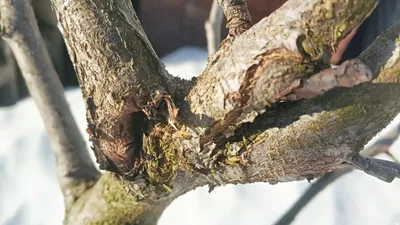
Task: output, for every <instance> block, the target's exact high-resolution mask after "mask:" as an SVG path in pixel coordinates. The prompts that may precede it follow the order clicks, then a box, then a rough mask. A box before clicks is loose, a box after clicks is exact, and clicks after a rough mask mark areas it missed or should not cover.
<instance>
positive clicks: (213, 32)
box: [204, 0, 224, 56]
mask: <svg viewBox="0 0 400 225" xmlns="http://www.w3.org/2000/svg"><path fill="white" fill-rule="evenodd" d="M223 17H224V13H223V12H222V8H221V7H220V6H219V5H218V2H217V0H214V1H213V3H212V6H211V10H210V17H209V18H208V20H206V22H205V23H204V28H205V30H206V38H207V50H208V55H209V56H211V55H212V54H214V53H215V52H216V51H217V50H218V47H219V44H220V43H221V26H222V19H223Z"/></svg>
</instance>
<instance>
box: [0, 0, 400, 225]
mask: <svg viewBox="0 0 400 225" xmlns="http://www.w3.org/2000/svg"><path fill="white" fill-rule="evenodd" d="M247 2H248V6H249V11H250V13H251V15H252V19H253V22H257V21H259V20H260V19H262V18H264V17H266V16H268V15H269V14H270V13H272V12H273V11H274V10H275V9H277V8H278V7H279V6H281V5H282V4H283V3H284V2H285V0H248V1H247ZM132 3H133V5H134V7H135V9H136V11H137V14H138V16H139V18H140V20H141V22H142V25H143V27H144V29H145V31H146V34H147V35H148V38H149V39H150V41H151V43H152V44H153V46H154V48H155V50H156V52H157V54H158V55H159V56H160V57H161V58H162V61H163V62H164V63H165V64H166V67H167V70H168V71H169V72H170V73H171V74H173V75H176V76H180V77H182V78H185V79H190V78H191V77H193V76H197V75H199V74H200V73H201V72H202V70H203V69H204V67H205V64H206V59H207V51H206V36H205V31H204V22H205V20H206V19H207V17H208V16H209V12H210V7H211V4H212V0H201V1H200V0H133V1H132ZM32 4H33V6H34V10H35V14H36V17H37V20H38V24H39V27H40V29H41V33H42V36H43V38H44V40H45V42H46V45H47V49H48V51H49V53H50V55H51V58H52V61H53V64H54V65H55V67H56V70H57V72H58V74H59V76H60V79H61V81H62V83H63V84H64V87H65V88H66V89H65V95H66V98H67V100H68V102H69V104H70V107H71V110H72V112H73V114H74V117H75V119H76V121H77V123H78V125H79V128H80V130H81V133H82V135H84V137H85V139H86V140H88V137H87V134H86V132H85V128H86V119H85V113H84V112H85V110H84V103H83V101H82V98H81V95H80V90H79V89H78V84H77V80H76V75H75V72H74V70H73V67H72V65H71V62H70V60H69V57H68V54H67V51H66V48H65V45H64V42H63V39H62V36H61V34H60V33H59V31H58V28H57V21H56V18H55V16H54V14H53V12H52V11H51V7H50V3H49V0H32ZM399 5H400V1H399V0H392V1H390V0H381V3H380V5H379V6H378V8H377V10H375V11H374V13H373V14H372V15H371V17H370V18H368V19H367V20H366V21H365V22H364V24H363V25H362V26H361V27H360V28H359V29H358V31H357V34H356V35H355V37H354V38H353V40H351V42H350V44H349V47H348V48H347V49H345V53H344V55H343V57H342V59H341V61H343V60H344V59H348V58H353V57H355V56H357V55H358V54H359V53H360V52H361V51H362V50H364V49H365V48H366V47H367V46H368V45H369V44H370V43H371V42H372V41H373V40H374V39H375V38H376V36H377V35H379V33H381V32H382V31H384V30H385V29H387V28H388V27H389V26H390V25H391V24H393V23H394V22H395V21H397V20H399V19H400V18H399V17H400V10H399V8H400V7H399ZM222 27H223V28H222V37H225V36H226V34H227V31H226V29H225V28H224V27H225V26H224V25H223V26H222ZM399 124H400V117H399V116H398V117H397V118H396V119H395V120H394V121H393V123H392V124H391V128H390V127H389V128H388V131H391V130H393V129H398V126H399ZM380 135H382V134H380ZM380 135H378V136H377V138H378V139H379V137H380ZM87 146H89V143H87ZM399 148H400V143H398V142H397V143H395V145H393V146H392V147H391V149H390V151H391V153H392V154H393V155H394V156H395V158H397V159H400V150H399ZM88 149H89V148H88ZM92 157H93V158H94V156H93V154H92ZM378 157H381V158H385V159H390V160H393V159H391V158H388V156H387V155H384V154H381V155H379V156H378ZM309 186H310V184H309V183H308V182H307V181H302V182H291V183H282V184H278V185H269V184H263V183H262V184H261V183H259V184H248V185H236V186H235V185H227V186H225V187H219V188H216V189H215V190H214V191H213V192H211V193H208V188H207V187H203V188H198V189H196V190H195V191H192V192H189V193H188V194H186V195H184V196H181V197H180V198H178V199H177V200H176V201H174V202H173V203H172V204H171V206H169V207H168V208H167V210H166V211H165V212H164V214H163V215H162V217H161V219H160V222H159V224H163V225H165V224H202V225H204V224H232V225H242V224H256V225H258V224H260V225H261V224H273V223H274V222H275V221H276V220H277V219H278V218H279V217H280V216H281V215H283V214H284V213H285V211H286V210H287V209H288V208H289V207H290V206H291V205H292V204H293V203H294V202H295V201H296V200H297V199H298V198H299V197H300V196H301V194H302V193H303V192H304V191H305V190H306V189H307V188H308V187H309ZM399 191H400V182H399V181H395V182H393V183H391V184H387V183H384V182H382V181H380V180H377V179H375V178H373V177H370V176H367V175H365V174H364V173H362V172H358V171H355V172H351V173H349V174H347V175H345V176H343V177H341V178H340V179H339V180H337V181H336V182H335V183H334V184H332V185H330V186H329V187H328V188H326V189H325V190H324V191H323V192H321V193H320V194H319V195H318V196H317V197H316V198H315V199H314V200H313V201H312V202H311V203H310V204H309V205H308V206H307V207H306V208H305V209H304V210H303V211H302V212H301V213H300V215H299V216H298V217H297V218H296V220H295V221H294V223H293V224H316V225H317V224H318V225H319V224H324V225H325V224H326V225H347V224H351V225H353V224H355V225H358V224H359V225H366V224H371V225H375V224H379V225H381V224H382V225H400V195H399ZM63 215H64V207H63V200H62V195H61V192H60V190H59V187H58V184H57V180H56V175H55V161H54V157H53V154H52V152H51V149H50V144H49V140H48V136H47V134H46V132H45V130H44V126H43V122H42V119H41V117H40V115H39V113H38V111H37V109H36V106H35V104H34V102H33V101H32V100H31V99H30V98H29V93H28V91H27V89H26V87H25V84H24V81H23V78H22V77H21V75H20V72H19V70H18V66H17V65H16V62H15V60H14V58H13V56H12V53H11V52H10V50H9V48H8V47H7V46H6V45H5V44H4V42H3V41H1V40H0V225H3V224H4V225H19V224H27V225H28V224H29V225H42V224H46V225H47V224H49V225H50V224H51V225H61V224H62V219H63Z"/></svg>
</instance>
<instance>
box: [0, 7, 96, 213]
mask: <svg viewBox="0 0 400 225" xmlns="http://www.w3.org/2000/svg"><path fill="white" fill-rule="evenodd" d="M0 10H1V11H0V15H1V21H0V23H1V32H2V36H3V38H4V40H5V41H6V43H7V44H8V45H9V46H10V47H11V49H12V51H13V53H14V55H15V57H16V60H17V63H18V65H19V67H20V69H21V71H22V75H23V77H24V78H25V81H26V84H27V86H28V89H29V92H30V93H31V95H32V97H33V99H34V101H35V103H36V105H37V107H38V109H39V112H40V114H41V116H42V118H43V121H44V123H45V126H46V130H47V132H48V135H49V139H50V143H51V146H52V150H53V153H54V156H55V158H56V162H57V176H58V180H59V183H60V186H61V189H62V192H63V194H64V197H65V204H66V207H67V209H68V207H69V206H70V205H71V204H72V203H73V202H74V201H75V200H76V199H77V198H78V197H79V195H80V194H81V193H83V192H84V191H85V190H86V189H88V188H89V187H91V186H92V185H93V184H94V183H95V182H96V181H97V180H98V178H99V175H100V173H99V171H98V170H97V169H96V167H95V166H94V163H93V162H92V160H91V158H90V156H89V153H88V151H87V149H86V145H85V142H84V140H83V138H82V136H81V134H80V132H79V130H78V127H77V125H76V123H75V121H74V118H73V116H72V114H71V111H70V110H69V107H68V104H67V102H66V100H65V97H64V90H63V87H62V85H61V82H60V80H59V78H58V76H57V73H56V71H55V69H54V67H53V65H52V63H51V60H50V57H49V55H48V52H47V50H46V46H45V44H44V42H43V39H42V37H41V35H40V33H39V28H38V25H37V21H36V18H35V16H34V12H33V9H32V7H31V5H30V1H24V0H4V1H1V5H0ZM27 113H29V112H27Z"/></svg>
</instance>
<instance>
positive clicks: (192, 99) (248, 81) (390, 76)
mask: <svg viewBox="0 0 400 225" xmlns="http://www.w3.org/2000/svg"><path fill="white" fill-rule="evenodd" d="M329 3H332V4H326V3H325V2H324V1H321V0H312V1H296V0H291V1H288V2H287V3H286V4H285V5H284V6H283V7H282V8H281V9H279V10H278V11H277V12H275V13H273V14H272V15H271V16H270V17H268V18H266V19H264V20H262V21H260V23H258V24H256V25H254V26H253V27H252V28H250V29H249V30H247V31H246V32H244V33H242V34H241V35H239V36H236V37H235V38H229V39H227V40H226V41H225V42H224V43H223V44H222V45H221V48H220V50H219V51H218V52H217V53H216V54H215V55H213V57H212V58H211V59H210V60H209V64H208V65H207V68H206V70H205V71H204V73H203V74H202V75H201V76H200V77H199V78H198V79H197V80H196V85H195V86H194V87H193V88H192V89H190V87H191V86H190V85H191V83H183V84H184V85H181V84H182V83H179V82H173V81H175V80H174V79H173V78H172V77H170V76H169V75H168V74H167V73H166V72H165V71H164V69H163V67H162V65H161V64H160V62H159V60H158V58H157V56H156V55H155V54H154V53H153V51H152V50H151V46H150V44H149V43H148V41H147V39H146V38H145V35H144V34H143V32H142V28H141V27H140V24H139V23H138V22H137V19H136V18H135V16H134V15H135V14H134V11H133V10H132V7H131V5H130V1H122V0H121V1H108V2H104V1H99V0H79V1H69V2H66V3H65V4H64V1H61V0H53V4H54V6H55V10H56V13H57V16H58V20H59V23H60V24H61V29H62V30H63V35H64V37H65V38H66V40H67V45H68V48H69V52H70V54H71V56H72V58H73V60H72V61H73V63H74V65H75V68H76V70H77V71H78V76H79V82H80V84H81V86H82V89H83V90H82V91H83V95H84V98H85V100H86V104H87V109H88V111H87V117H88V122H89V130H90V133H91V134H90V135H91V141H92V142H93V144H94V150H95V152H96V154H97V158H98V160H99V162H100V163H101V164H102V165H103V168H105V169H107V170H110V171H113V172H115V173H116V174H119V175H123V176H124V177H125V178H132V181H131V182H126V183H125V181H124V180H120V179H115V180H114V181H112V183H113V184H114V182H118V183H123V185H122V186H125V187H126V188H127V190H129V194H128V195H129V196H130V197H132V196H133V197H134V198H136V197H138V196H139V198H137V199H136V201H133V200H132V201H131V202H134V204H135V206H136V207H138V211H134V208H135V207H134V206H132V207H129V209H130V210H131V212H132V214H134V216H132V217H130V218H131V219H132V222H135V221H136V220H137V219H138V218H140V217H141V215H144V214H146V213H148V212H150V211H151V210H152V209H153V206H154V207H156V206H157V205H158V203H159V202H162V201H164V202H169V201H172V200H173V199H174V198H176V197H177V196H180V195H182V194H183V193H185V192H187V191H189V190H191V189H193V188H195V187H199V186H202V185H207V184H208V185H212V186H217V185H223V184H226V183H249V182H257V181H261V182H270V183H277V182H287V181H294V180H302V179H312V178H315V177H321V176H322V175H323V174H325V173H327V172H330V171H332V170H334V169H335V168H336V167H338V166H339V165H340V164H341V163H342V162H344V161H346V160H349V159H351V158H353V156H355V155H358V153H359V151H360V149H361V148H362V146H363V145H364V144H365V143H366V141H368V140H369V138H370V137H371V136H373V135H374V134H376V133H377V132H378V131H379V130H381V129H382V128H383V127H385V126H386V125H387V124H388V123H389V121H390V120H391V119H392V118H394V116H395V115H397V114H398V112H399V111H400V103H399V101H398V96H399V95H398V93H400V86H399V84H398V81H399V79H398V75H397V74H398V71H399V69H398V67H397V65H398V64H393V65H394V66H393V67H392V68H391V70H392V72H390V73H385V76H383V75H382V74H381V75H380V76H379V78H378V80H379V82H376V83H365V84H361V85H358V86H357V87H354V88H352V89H346V90H343V89H335V90H331V91H329V92H328V93H326V94H324V95H323V96H318V97H314V98H312V99H309V100H302V101H296V102H283V103H282V100H283V99H282V98H280V97H277V96H279V95H280V94H282V93H283V92H286V93H291V91H293V90H295V88H298V86H296V85H293V84H297V83H302V81H307V79H308V78H310V77H312V76H313V75H316V74H318V73H320V72H321V71H322V70H323V69H326V68H328V67H329V58H330V57H328V56H330V53H331V51H333V50H334V49H335V47H336V46H337V44H338V43H339V41H340V40H341V39H343V38H344V37H345V36H347V34H348V33H350V32H351V31H352V30H353V29H354V28H355V27H357V26H358V25H359V24H360V23H361V22H362V21H363V20H364V19H365V17H366V16H367V15H368V14H369V13H370V12H371V11H372V9H373V8H374V7H375V6H376V3H377V0H368V1H350V2H349V1H344V0H336V1H330V2H329ZM289 13H290V15H291V16H287V15H288V14H289ZM339 25H340V26H339ZM368 54H373V53H371V52H369V53H368ZM375 57H379V56H377V55H375ZM361 60H362V58H361ZM362 61H364V60H362ZM364 63H365V62H364ZM368 65H369V64H368ZM344 67H345V66H344ZM371 69H372V71H377V73H375V74H374V76H376V75H377V74H378V73H379V70H376V68H375V67H372V68H371ZM334 74H335V73H334ZM337 75H343V74H336V75H334V77H340V76H337ZM348 75H349V74H347V75H346V76H345V77H347V78H349V76H348ZM299 81H301V82H299ZM174 83H175V84H174ZM338 83H340V82H338ZM177 84H178V85H177ZM179 86H184V88H181V89H180V90H181V91H180V92H179V93H178V94H177V91H176V90H178V87H179ZM175 88H176V90H174V89H175ZM189 89H190V90H189ZM189 91H190V94H189V95H186V93H188V92H189ZM288 91H289V92H288ZM168 94H170V95H172V96H169V95H168ZM183 98H185V99H184V101H181V100H182V99H183ZM177 108H178V109H179V112H178V111H177ZM149 124H150V125H149ZM143 134H144V135H143ZM142 138H143V139H142ZM113 179H114V178H113ZM104 185H108V184H104ZM105 195H107V192H105V193H103V194H96V193H93V195H92V196H94V197H93V199H94V200H93V201H96V200H95V199H101V198H102V197H101V196H105ZM96 196H97V197H96ZM120 198H121V197H120V196H119V197H117V199H119V200H120V201H123V199H120ZM145 204H149V205H151V207H148V208H146V210H142V208H141V207H142V206H143V205H145ZM77 207H78V208H79V209H83V210H80V211H79V210H78V209H77V211H79V212H80V213H83V214H90V207H89V206H87V207H86V206H85V207H84V208H83V207H82V205H78V206H77ZM105 208H108V209H110V208H111V209H112V208H113V207H112V205H110V204H108V206H106V207H105ZM77 211H76V212H77ZM107 211H110V213H111V210H107ZM103 212H104V211H103ZM120 212H122V208H118V209H116V211H115V212H112V214H114V215H117V214H118V213H120ZM71 215H73V214H71ZM93 220H96V221H97V220H98V219H97V218H94V219H93Z"/></svg>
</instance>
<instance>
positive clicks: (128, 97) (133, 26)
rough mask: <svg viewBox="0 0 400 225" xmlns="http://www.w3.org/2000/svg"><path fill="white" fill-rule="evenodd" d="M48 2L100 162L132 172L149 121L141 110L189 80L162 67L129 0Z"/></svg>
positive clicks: (131, 174)
mask: <svg viewBox="0 0 400 225" xmlns="http://www.w3.org/2000/svg"><path fill="white" fill-rule="evenodd" d="M52 3H53V6H54V9H55V11H56V15H57V20H58V22H59V28H60V30H61V33H62V34H63V36H64V39H65V42H66V45H67V48H68V52H69V55H70V56H71V60H72V63H73V64H74V67H75V70H76V71H77V76H78V80H79V83H80V86H81V88H82V94H83V98H84V99H85V101H86V109H87V112H86V116H87V119H88V132H89V135H90V141H91V142H92V143H93V150H94V152H95V155H96V158H97V160H98V162H99V163H100V168H101V169H106V170H109V171H113V172H117V173H119V174H121V175H124V176H125V177H128V178H129V177H135V176H136V175H138V173H140V171H138V170H137V167H138V165H139V164H140V160H139V159H140V157H141V145H142V135H143V132H146V130H148V129H149V127H151V125H149V124H148V118H147V117H146V115H152V114H153V113H154V114H158V113H159V112H158V109H157V107H156V106H155V105H154V104H155V102H153V100H154V99H157V98H158V97H159V96H164V95H166V94H170V95H172V96H175V95H177V94H184V93H185V92H187V86H188V84H189V82H187V81H183V80H180V79H174V78H172V76H171V75H169V74H168V73H167V72H166V70H165V69H164V65H163V64H162V63H161V62H160V60H159V58H158V57H157V55H156V53H155V52H154V50H153V48H152V46H151V44H150V42H149V41H148V39H147V37H146V35H145V33H144V31H143V29H142V27H141V25H140V21H139V19H138V18H137V16H136V13H135V11H134V9H133V7H132V3H131V1H130V0H119V1H100V0H80V1H63V0H52ZM176 100H177V101H178V100H179V97H177V98H176ZM144 108H146V110H144ZM147 111H150V112H147ZM145 113H146V114H145ZM160 113H162V110H160Z"/></svg>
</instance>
